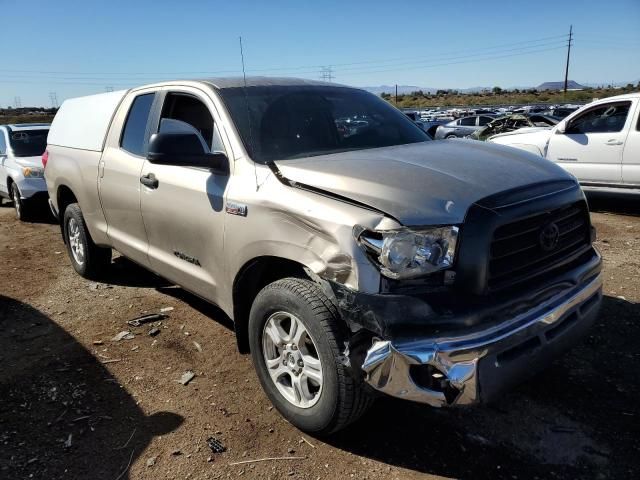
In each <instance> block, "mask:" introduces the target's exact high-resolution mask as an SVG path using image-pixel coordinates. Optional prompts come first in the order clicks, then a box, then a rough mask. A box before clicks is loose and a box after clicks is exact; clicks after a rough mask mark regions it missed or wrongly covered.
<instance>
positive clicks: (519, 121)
mask: <svg viewBox="0 0 640 480" xmlns="http://www.w3.org/2000/svg"><path fill="white" fill-rule="evenodd" d="M559 121H560V119H558V118H554V117H548V116H546V115H540V114H537V113H536V114H531V115H530V114H520V113H514V114H511V115H506V116H504V117H499V118H496V119H494V120H492V121H490V122H489V123H487V124H486V125H485V126H484V127H483V128H479V129H478V130H476V131H475V132H473V133H472V134H471V135H470V137H471V138H472V139H474V140H486V139H487V138H489V137H492V136H494V135H497V134H499V133H504V132H513V131H515V130H521V131H531V130H545V129H549V128H551V127H552V126H553V125H556V124H557V123H558V122H559Z"/></svg>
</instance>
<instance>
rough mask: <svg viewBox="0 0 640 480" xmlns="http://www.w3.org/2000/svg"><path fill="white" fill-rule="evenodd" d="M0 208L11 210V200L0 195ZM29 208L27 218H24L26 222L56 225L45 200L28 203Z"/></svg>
mask: <svg viewBox="0 0 640 480" xmlns="http://www.w3.org/2000/svg"><path fill="white" fill-rule="evenodd" d="M0 208H6V209H11V210H13V208H14V206H13V202H11V201H9V200H7V199H5V198H1V197H0ZM30 208H31V210H30V214H29V218H28V219H27V220H26V222H27V223H46V224H48V225H56V224H57V223H58V222H57V220H56V219H55V217H54V216H53V214H52V213H51V209H49V204H48V203H47V202H39V203H38V204H34V205H30Z"/></svg>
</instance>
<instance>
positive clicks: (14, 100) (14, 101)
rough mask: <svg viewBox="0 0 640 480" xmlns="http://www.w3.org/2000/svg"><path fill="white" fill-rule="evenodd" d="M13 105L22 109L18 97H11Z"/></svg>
mask: <svg viewBox="0 0 640 480" xmlns="http://www.w3.org/2000/svg"><path fill="white" fill-rule="evenodd" d="M13 103H14V105H15V106H16V108H22V100H21V99H20V97H13Z"/></svg>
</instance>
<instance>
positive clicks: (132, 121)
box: [120, 93, 155, 157]
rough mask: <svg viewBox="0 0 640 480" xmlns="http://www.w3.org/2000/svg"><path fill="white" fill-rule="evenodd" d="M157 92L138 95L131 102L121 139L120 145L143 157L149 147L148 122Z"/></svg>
mask: <svg viewBox="0 0 640 480" xmlns="http://www.w3.org/2000/svg"><path fill="white" fill-rule="evenodd" d="M154 98H155V93H145V94H142V95H138V96H137V97H136V98H135V99H134V100H133V103H132V104H131V108H130V109H129V113H128V115H127V120H126V121H125V124H124V128H123V130H122V137H121V139H120V147H121V148H122V149H123V150H126V151H127V152H129V153H132V154H134V155H138V156H140V157H143V156H145V155H146V153H147V152H146V150H147V147H148V136H147V124H148V122H149V113H150V112H151V107H152V106H153V100H154Z"/></svg>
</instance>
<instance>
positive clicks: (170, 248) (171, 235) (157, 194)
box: [141, 86, 233, 300]
mask: <svg viewBox="0 0 640 480" xmlns="http://www.w3.org/2000/svg"><path fill="white" fill-rule="evenodd" d="M208 95H209V94H208V93H205V92H203V91H201V90H199V89H197V88H193V87H186V86H185V87H167V88H165V89H163V91H162V93H161V98H162V99H161V101H160V102H159V107H160V106H161V108H158V111H159V112H160V117H159V119H158V120H156V122H155V125H154V127H153V132H154V133H155V132H158V131H159V132H161V133H172V132H182V133H196V134H197V135H198V136H200V139H201V141H202V142H203V144H204V145H206V150H208V151H210V152H223V153H230V148H228V147H225V145H224V144H223V140H222V136H221V135H220V133H221V130H220V129H219V127H218V125H219V123H220V122H219V116H218V115H217V111H216V109H215V106H214V104H213V102H212V100H211V98H210V97H209V96H208ZM227 156H228V157H229V158H232V155H230V154H228V155H227ZM231 169H233V165H231ZM142 175H143V176H150V175H153V176H154V177H155V180H156V181H157V184H155V185H153V186H143V187H142V196H141V205H142V216H143V218H144V224H145V228H146V232H147V235H148V239H149V252H148V254H149V261H150V264H151V268H152V269H153V270H154V271H156V272H158V273H159V274H160V275H162V276H163V277H165V278H168V279H170V280H172V281H174V282H176V283H177V284H179V285H181V286H183V287H185V288H186V289H188V290H190V291H192V292H194V293H197V294H199V295H200V296H202V297H204V298H207V299H211V300H215V298H216V296H217V294H218V290H219V289H220V288H224V285H220V282H221V281H222V279H223V278H224V275H223V273H224V268H225V258H224V253H223V239H224V223H225V215H226V214H225V209H224V198H225V192H226V188H227V184H228V180H229V176H228V175H221V174H215V173H212V172H211V170H209V169H207V168H199V167H184V166H174V165H158V164H152V163H150V162H148V161H147V162H145V164H144V167H143V169H142Z"/></svg>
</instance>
